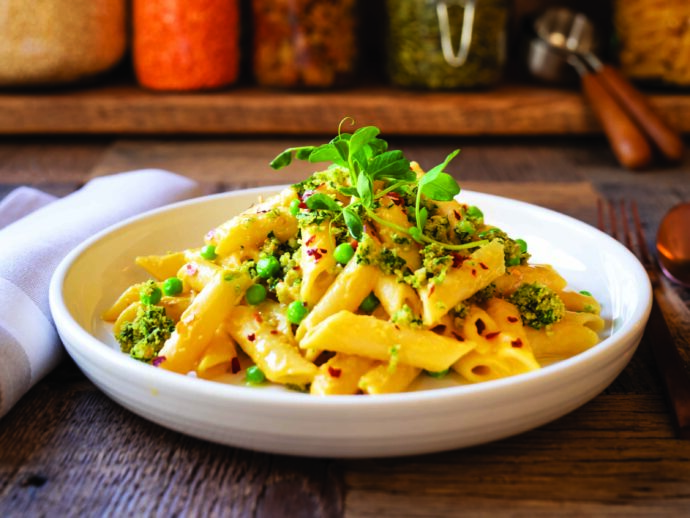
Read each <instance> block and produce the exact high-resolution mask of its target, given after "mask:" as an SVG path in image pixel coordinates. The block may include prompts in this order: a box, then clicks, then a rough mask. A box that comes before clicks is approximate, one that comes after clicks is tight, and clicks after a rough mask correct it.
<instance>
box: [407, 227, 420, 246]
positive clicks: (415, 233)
mask: <svg viewBox="0 0 690 518" xmlns="http://www.w3.org/2000/svg"><path fill="white" fill-rule="evenodd" d="M408 232H409V233H410V236H412V239H414V240H415V241H417V243H421V242H422V231H421V230H419V229H418V228H417V227H410V229H409V230H408Z"/></svg>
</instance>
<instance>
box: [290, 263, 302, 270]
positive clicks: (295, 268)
mask: <svg viewBox="0 0 690 518" xmlns="http://www.w3.org/2000/svg"><path fill="white" fill-rule="evenodd" d="M292 269H293V270H296V271H299V270H300V269H301V268H300V265H299V264H296V265H295V266H293V267H292Z"/></svg>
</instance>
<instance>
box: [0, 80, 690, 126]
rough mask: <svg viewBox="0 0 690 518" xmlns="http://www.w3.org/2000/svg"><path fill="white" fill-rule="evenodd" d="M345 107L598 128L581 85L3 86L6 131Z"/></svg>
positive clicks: (299, 119)
mask: <svg viewBox="0 0 690 518" xmlns="http://www.w3.org/2000/svg"><path fill="white" fill-rule="evenodd" d="M649 99H650V103H651V104H652V105H653V106H654V108H655V110H658V111H659V113H660V114H661V115H662V116H663V117H664V118H665V119H667V120H668V122H669V123H670V124H671V125H672V126H673V127H675V128H677V129H678V130H680V131H685V132H687V131H690V97H689V96H687V95H682V94H673V93H664V94H663V95H650V96H649ZM344 116H349V117H353V118H355V119H356V120H357V121H360V120H367V123H368V124H375V125H377V126H379V127H380V128H381V129H382V130H384V132H385V133H386V134H388V135H394V134H395V135H480V136H481V135H545V134H555V135H564V134H565V135H571V134H572V135H577V134H580V135H582V134H592V133H597V134H600V133H601V131H602V130H601V125H600V123H599V122H598V121H597V120H596V118H595V117H594V115H593V114H592V111H591V110H590V108H589V106H588V104H587V103H586V101H585V100H584V98H583V97H582V94H581V93H580V92H579V91H578V90H577V89H572V88H566V89H563V88H551V87H544V86H534V85H531V86H530V85H517V86H511V85H508V86H501V87H499V88H496V89H495V90H491V91H480V92H474V91H469V92H419V91H405V90H398V89H392V88H388V87H383V86H374V87H358V88H353V89H351V90H345V91H328V92H297V93H289V92H285V91H273V90H264V89H257V88H247V87H242V88H235V89H231V90H228V91H223V92H205V93H200V94H194V93H160V92H149V91H146V90H143V89H141V88H137V87H135V86H128V85H124V86H119V85H117V86H109V85H108V86H94V87H90V88H83V89H80V90H62V91H55V92H31V93H11V92H6V93H1V94H0V134H4V135H17V134H106V135H107V134H121V135H128V134H129V135H161V134H179V133H186V134H200V135H213V134H233V135H240V136H241V135H275V134H292V135H309V134H324V135H330V134H332V133H333V132H334V131H335V129H336V128H335V126H334V122H333V121H339V120H341V119H342V118H343V117H344Z"/></svg>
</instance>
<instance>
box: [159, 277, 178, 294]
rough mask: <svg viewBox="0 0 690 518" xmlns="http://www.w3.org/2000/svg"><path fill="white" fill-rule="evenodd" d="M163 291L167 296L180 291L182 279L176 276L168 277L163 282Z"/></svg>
mask: <svg viewBox="0 0 690 518" xmlns="http://www.w3.org/2000/svg"><path fill="white" fill-rule="evenodd" d="M163 293H164V294H165V295H168V296H174V295H179V294H180V293H182V281H181V280H180V279H178V278H177V277H170V278H168V279H165V281H164V282H163Z"/></svg>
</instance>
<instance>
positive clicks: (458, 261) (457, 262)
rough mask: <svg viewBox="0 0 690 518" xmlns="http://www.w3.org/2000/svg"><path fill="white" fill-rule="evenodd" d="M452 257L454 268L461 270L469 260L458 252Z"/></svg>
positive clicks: (453, 253) (452, 254)
mask: <svg viewBox="0 0 690 518" xmlns="http://www.w3.org/2000/svg"><path fill="white" fill-rule="evenodd" d="M450 255H451V256H452V257H453V268H460V266H462V263H464V262H465V261H466V260H467V256H465V255H462V254H459V253H457V252H452V253H451V254H450Z"/></svg>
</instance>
